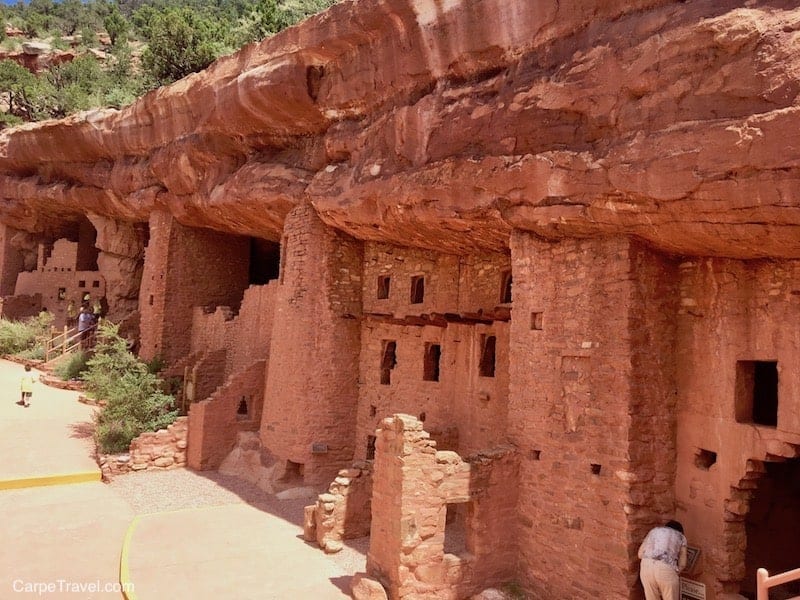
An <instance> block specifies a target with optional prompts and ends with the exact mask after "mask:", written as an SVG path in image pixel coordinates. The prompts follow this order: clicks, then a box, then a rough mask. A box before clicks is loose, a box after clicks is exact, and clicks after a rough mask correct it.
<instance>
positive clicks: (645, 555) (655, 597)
mask: <svg viewBox="0 0 800 600" xmlns="http://www.w3.org/2000/svg"><path fill="white" fill-rule="evenodd" d="M639 558H640V559H641V561H642V563H641V566H640V567H639V577H640V578H641V580H642V586H643V587H644V595H645V598H647V600H680V596H681V592H680V587H681V586H680V578H679V577H678V573H680V572H681V571H682V570H683V568H684V567H685V566H686V537H685V536H684V535H683V525H681V524H680V523H679V522H678V521H668V522H667V523H666V524H665V525H663V526H661V527H654V528H653V529H651V530H650V532H649V533H648V534H647V536H646V537H645V538H644V541H643V542H642V545H641V546H639Z"/></svg>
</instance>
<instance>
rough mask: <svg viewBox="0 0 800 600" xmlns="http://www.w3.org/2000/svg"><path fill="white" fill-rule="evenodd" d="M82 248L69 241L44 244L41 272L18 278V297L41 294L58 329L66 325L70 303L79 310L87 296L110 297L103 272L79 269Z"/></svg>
mask: <svg viewBox="0 0 800 600" xmlns="http://www.w3.org/2000/svg"><path fill="white" fill-rule="evenodd" d="M79 246H80V244H79V243H78V242H70V241H69V240H67V239H59V240H56V241H55V242H54V243H53V244H52V245H45V244H40V245H39V257H38V261H37V262H38V265H37V269H36V270H35V271H23V272H21V273H20V274H19V275H18V276H17V285H16V288H15V289H14V294H15V295H17V296H23V295H34V294H40V295H41V297H42V306H43V307H46V308H47V310H48V311H50V312H51V313H53V316H54V317H55V320H54V323H53V324H54V325H55V326H56V327H61V326H63V325H64V324H65V322H66V318H67V317H66V311H67V306H68V305H69V302H70V301H72V302H73V303H74V305H75V307H76V310H77V309H78V308H80V306H81V302H82V299H83V298H84V296H85V295H86V294H89V295H90V296H91V298H92V299H94V298H102V297H103V296H105V294H106V281H105V278H104V277H103V276H102V274H101V273H100V272H99V271H97V270H94V271H81V270H79V269H78V250H79Z"/></svg>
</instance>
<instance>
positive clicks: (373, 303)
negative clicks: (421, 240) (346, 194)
mask: <svg viewBox="0 0 800 600" xmlns="http://www.w3.org/2000/svg"><path fill="white" fill-rule="evenodd" d="M510 270H511V267H510V261H509V257H508V256H506V255H504V254H500V253H487V252H482V253H477V252H476V253H474V254H471V255H468V256H455V255H448V254H441V253H436V252H432V251H426V250H419V249H413V248H403V247H399V246H389V245H387V244H375V243H367V244H366V245H365V257H364V290H363V293H364V306H365V312H366V313H368V318H366V319H365V320H364V323H363V325H362V331H361V352H360V377H359V380H360V382H361V385H360V388H359V406H358V415H357V418H358V422H357V433H356V457H357V458H359V459H363V458H366V457H367V453H368V448H369V447H370V443H371V441H370V440H372V439H373V437H372V436H373V434H374V431H375V429H376V428H377V426H378V424H379V423H380V422H381V420H382V419H383V418H384V417H386V416H387V415H390V414H393V413H396V412H402V413H408V414H414V415H417V416H418V417H419V418H420V419H421V420H423V421H424V422H425V427H426V429H427V430H428V431H430V432H431V433H433V432H437V433H442V434H444V435H446V436H447V437H449V438H450V440H451V441H453V442H456V444H457V447H454V445H449V446H448V447H449V448H451V449H454V450H458V451H459V452H461V453H470V452H473V451H476V450H479V449H481V448H487V447H491V446H493V445H496V444H498V443H502V442H504V441H505V439H506V437H505V432H506V409H507V406H506V403H507V397H508V331H509V325H508V323H507V322H506V320H507V319H508V318H509V313H508V312H502V311H504V310H505V311H507V310H508V308H509V307H510V304H511V303H510V301H509V300H510V298H506V297H505V292H506V291H510V285H509V287H508V290H506V289H504V288H505V286H504V283H509V282H508V281H506V277H507V276H508V275H510ZM415 277H423V278H424V296H423V299H422V302H414V301H413V299H412V297H411V281H412V279H413V278H415ZM387 292H388V293H387ZM379 296H387V297H386V298H379ZM500 313H502V314H500ZM501 318H502V319H506V320H499V319H501ZM489 337H494V342H495V346H494V348H495V350H494V363H493V367H494V369H493V372H492V373H491V374H489V373H488V372H486V373H485V374H482V370H481V359H482V355H483V350H484V344H485V341H486V339H487V338H489ZM388 344H393V349H394V350H393V357H394V358H393V359H392V358H391V357H390V356H388V354H387V346H388ZM432 346H436V347H438V348H436V349H435V350H436V355H435V356H432V355H431V351H432ZM435 359H438V361H437V360H435ZM387 361H389V362H391V363H392V364H388V363H387ZM432 363H435V366H434V367H432ZM426 365H427V368H426ZM445 432H449V433H447V434H445Z"/></svg>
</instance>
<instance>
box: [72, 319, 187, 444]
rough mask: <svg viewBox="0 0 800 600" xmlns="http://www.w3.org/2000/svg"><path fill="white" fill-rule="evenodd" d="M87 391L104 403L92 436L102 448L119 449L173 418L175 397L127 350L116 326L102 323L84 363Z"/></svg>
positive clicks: (176, 412) (174, 417)
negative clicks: (166, 391)
mask: <svg viewBox="0 0 800 600" xmlns="http://www.w3.org/2000/svg"><path fill="white" fill-rule="evenodd" d="M87 366H88V368H87V370H86V372H85V374H84V377H83V380H84V381H85V382H86V390H87V391H88V392H89V393H90V394H91V395H92V396H94V397H95V398H96V399H98V400H104V401H105V402H106V406H105V407H104V408H103V409H102V410H101V411H100V412H98V413H97V414H96V416H95V423H96V426H97V427H96V430H95V438H96V440H97V443H98V445H99V446H100V449H101V451H103V452H122V451H124V450H126V449H127V448H128V446H129V445H130V443H131V440H133V438H135V437H136V436H137V435H139V434H141V433H144V432H145V431H157V430H158V429H162V428H164V427H166V426H167V425H169V424H170V423H172V422H173V421H175V419H176V418H177V416H178V411H177V410H174V409H173V405H174V402H175V399H174V398H173V397H172V396H169V395H167V394H165V393H164V392H163V383H162V381H161V379H159V378H158V377H157V376H156V375H154V374H153V373H150V372H149V371H148V368H147V365H146V364H145V363H143V362H142V361H140V360H139V359H137V358H136V357H135V356H134V355H133V354H131V353H130V352H128V350H127V342H126V341H125V340H124V339H123V338H122V337H120V335H119V326H118V325H114V324H113V323H108V322H105V323H103V324H102V325H101V326H100V328H99V331H98V344H97V346H96V347H95V354H94V356H93V357H92V358H91V359H89V361H88V362H87Z"/></svg>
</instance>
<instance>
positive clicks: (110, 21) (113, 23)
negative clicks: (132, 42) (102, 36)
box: [103, 4, 130, 46]
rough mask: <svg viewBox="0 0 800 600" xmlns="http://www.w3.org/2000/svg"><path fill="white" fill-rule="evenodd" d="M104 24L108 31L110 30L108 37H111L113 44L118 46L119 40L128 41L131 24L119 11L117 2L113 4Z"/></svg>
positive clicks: (120, 41)
mask: <svg viewBox="0 0 800 600" xmlns="http://www.w3.org/2000/svg"><path fill="white" fill-rule="evenodd" d="M103 25H104V26H105V28H106V32H108V37H109V38H111V45H112V46H117V45H118V42H119V43H123V42H125V41H127V36H128V30H129V28H130V26H129V25H128V20H127V19H126V18H125V17H124V16H122V13H121V12H119V8H117V5H116V4H114V5H112V7H111V11H110V12H109V13H108V15H107V16H106V17H105V19H104V20H103Z"/></svg>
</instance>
